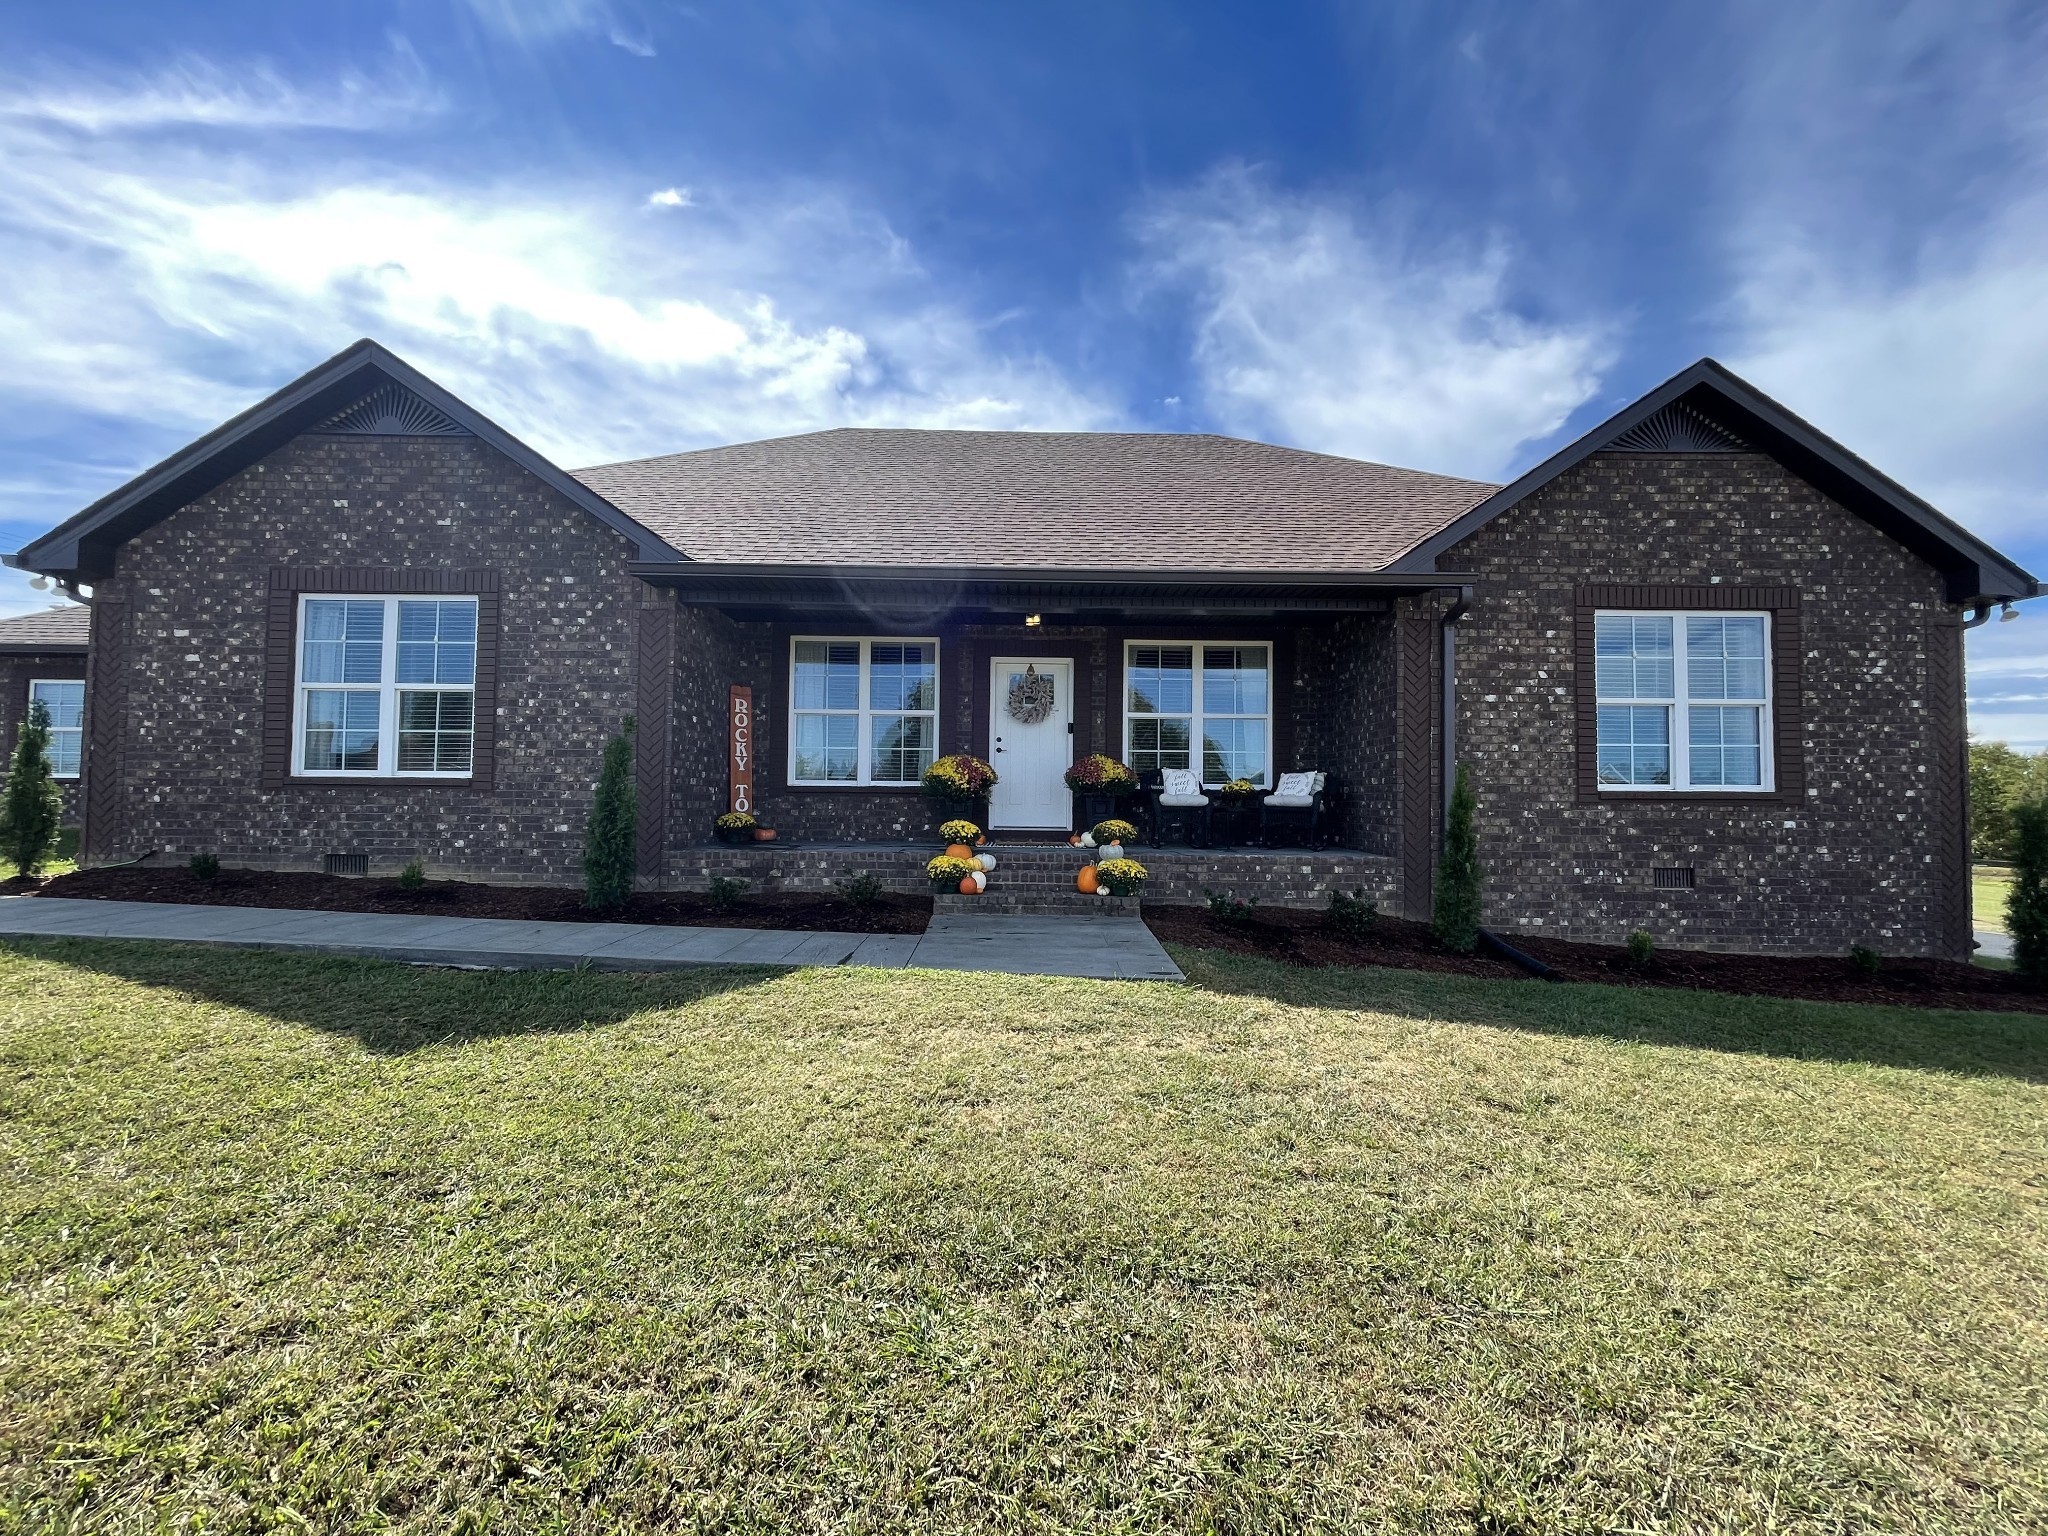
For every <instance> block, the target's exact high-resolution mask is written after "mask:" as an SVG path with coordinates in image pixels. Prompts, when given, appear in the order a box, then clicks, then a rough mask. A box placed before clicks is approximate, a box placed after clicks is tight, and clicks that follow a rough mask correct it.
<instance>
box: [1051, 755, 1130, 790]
mask: <svg viewBox="0 0 2048 1536" xmlns="http://www.w3.org/2000/svg"><path fill="white" fill-rule="evenodd" d="M1066 779H1067V788H1068V789H1070V790H1072V791H1073V792H1074V793H1075V794H1077V795H1128V794H1131V793H1133V792H1134V791H1135V790H1136V789H1137V787H1138V775H1137V774H1136V773H1135V772H1133V771H1132V770H1131V769H1130V768H1128V767H1126V766H1125V765H1124V764H1122V763H1120V762H1118V761H1117V760H1116V759H1115V758H1113V757H1110V756H1109V755H1108V754H1106V753H1102V752H1094V753H1090V754H1089V755H1088V756H1087V757H1084V758H1082V759H1081V760H1080V761H1079V762H1077V763H1076V764H1074V766H1073V767H1071V768H1069V769H1068V770H1067V773H1066Z"/></svg>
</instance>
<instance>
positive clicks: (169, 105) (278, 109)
mask: <svg viewBox="0 0 2048 1536" xmlns="http://www.w3.org/2000/svg"><path fill="white" fill-rule="evenodd" d="M446 105H447V104H446V101H445V100H444V98H443V97H442V95H441V93H440V91H439V90H437V89H436V88H435V86H434V84H433V82H432V81H431V80H430V79H429V78H428V75H427V72H426V70H425V68H424V66H422V64H421V63H420V59H419V56H418V55H417V54H416V53H415V52H414V51H413V50H412V48H411V47H410V46H409V45H408V44H407V43H406V42H405V41H404V40H403V39H394V40H393V41H392V43H391V46H390V53H389V57H388V58H387V59H386V61H385V63H384V65H383V66H382V67H381V68H379V69H377V70H374V71H371V72H367V73H365V72H362V71H358V70H343V71H342V72H341V73H340V74H338V75H336V76H335V77H333V78H332V79H330V80H327V81H323V82H321V83H319V84H318V85H313V86H308V85H305V84H303V83H300V82H296V81H293V80H290V79H287V78H286V77H285V76H283V75H281V74H280V73H278V71H277V70H276V69H274V68H272V67H271V66H269V65H267V64H263V63H254V64H250V65H248V66H246V67H242V68H237V69H234V70H227V69H223V68H221V67H220V66H218V65H217V64H213V63H211V62H209V61H207V60H205V59H199V58H187V59H181V60H178V61H176V62H174V63H172V64H170V65H168V66H166V67H165V68H163V69H161V70H159V71H158V72H157V73H155V74H153V75H151V76H148V77H146V78H143V79H139V80H134V81H131V82H127V83H126V84H125V85H124V86H121V87H110V84H109V82H108V81H107V80H105V79H104V78H100V77H95V76H89V75H81V74H77V73H65V72H62V71H58V70H55V69H52V68H50V67H42V68H39V69H37V70H36V71H35V72H34V75H33V76H32V77H31V76H28V75H26V74H22V75H16V76H15V77H14V78H12V79H6V80H0V119H11V120H13V121H14V122H15V123H17V124H21V123H34V124H39V125H43V126H54V127H63V128H70V129H75V130H78V131H82V132H85V133H92V134H104V133H118V132H127V131H133V130H137V129H171V128H238V129H254V128H281V129H319V128H332V129H341V130H347V131H363V130H376V129H390V128H400V127H404V126H405V125H406V124H408V123H410V122H413V121H416V120H418V119H420V118H422V117H426V116H429V115H432V114H434V113H437V112H440V111H442V110H444V109H445V107H446Z"/></svg>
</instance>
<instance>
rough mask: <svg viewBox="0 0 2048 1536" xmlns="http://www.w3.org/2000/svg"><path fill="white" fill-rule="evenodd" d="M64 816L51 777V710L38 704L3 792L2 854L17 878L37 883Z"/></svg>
mask: <svg viewBox="0 0 2048 1536" xmlns="http://www.w3.org/2000/svg"><path fill="white" fill-rule="evenodd" d="M63 817H64V797H63V795H62V794H61V793H60V792H59V791H58V789H57V781H56V779H55V778H53V777H52V776H51V774H50V707H49V706H48V705H47V704H45V703H44V702H43V701H42V700H41V699H36V700H33V701H32V702H31V703H30V704H29V707H28V718H27V719H26V720H24V721H22V723H21V735H20V736H18V737H16V738H15V742H14V756H13V757H12V758H11V759H9V761H8V764H7V786H6V788H5V789H4V790H0V852H4V853H5V854H6V855H7V857H8V858H10V859H12V860H13V861H14V872H15V873H16V874H17V875H23V876H26V877H28V878H30V879H33V878H34V877H35V876H37V875H39V874H41V873H42V872H43V866H44V865H45V864H47V863H49V862H50V855H51V853H52V851H53V850H55V848H56V846H57V832H58V827H57V823H58V822H59V821H61V820H62V819H63Z"/></svg>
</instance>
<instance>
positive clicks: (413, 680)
mask: <svg viewBox="0 0 2048 1536" xmlns="http://www.w3.org/2000/svg"><path fill="white" fill-rule="evenodd" d="M476 618H477V601H476V599H475V598H473V597H320V596H311V595H308V596H305V597H301V598H300V599H299V644H298V655H297V676H296V679H295V685H294V689H293V710H292V716H293V718H292V772H293V773H295V774H298V775H300V776H302V777H306V778H408V779H411V778H432V779H466V778H468V777H469V776H470V772H471V765H472V763H473V762H474V760H475V755H476Z"/></svg>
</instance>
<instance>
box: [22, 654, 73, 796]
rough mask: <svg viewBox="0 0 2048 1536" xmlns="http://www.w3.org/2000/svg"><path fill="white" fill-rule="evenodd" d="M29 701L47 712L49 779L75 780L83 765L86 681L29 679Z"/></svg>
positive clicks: (59, 678)
mask: <svg viewBox="0 0 2048 1536" xmlns="http://www.w3.org/2000/svg"><path fill="white" fill-rule="evenodd" d="M28 701H29V703H31V704H41V705H42V706H43V708H45V709H47V710H48V711H49V712H50V777H52V778H54V779H75V778H77V777H78V768H79V764H80V763H82V762H84V761H85V680H84V679H83V678H77V677H37V678H31V679H30V680H29V685H28Z"/></svg>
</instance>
